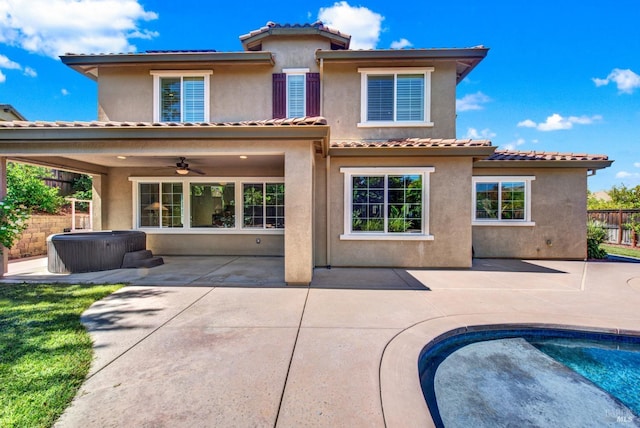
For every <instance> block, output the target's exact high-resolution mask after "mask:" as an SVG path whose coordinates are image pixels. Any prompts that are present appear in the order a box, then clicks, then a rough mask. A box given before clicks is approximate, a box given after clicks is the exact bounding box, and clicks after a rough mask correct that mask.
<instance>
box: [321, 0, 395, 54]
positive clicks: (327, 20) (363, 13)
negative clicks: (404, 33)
mask: <svg viewBox="0 0 640 428" xmlns="http://www.w3.org/2000/svg"><path fill="white" fill-rule="evenodd" d="M318 19H319V20H320V21H322V22H323V23H324V24H325V25H326V26H327V27H330V28H334V29H336V30H338V31H341V32H344V33H347V34H350V35H351V44H350V46H351V49H374V48H375V47H376V45H377V44H378V40H379V39H380V31H381V25H382V21H383V20H384V16H382V15H380V14H379V13H376V12H373V11H372V10H370V9H367V8H366V7H363V6H357V7H354V6H350V5H349V3H347V2H346V1H341V2H336V3H334V4H333V6H330V7H322V8H320V12H318Z"/></svg>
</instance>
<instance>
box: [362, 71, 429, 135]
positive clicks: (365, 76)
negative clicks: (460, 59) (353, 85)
mask: <svg viewBox="0 0 640 428" xmlns="http://www.w3.org/2000/svg"><path fill="white" fill-rule="evenodd" d="M434 70H435V68H434V67H392V68H358V73H360V122H359V123H358V125H357V126H358V127H359V128H371V127H376V128H382V127H432V126H433V122H432V121H431V74H432V73H433V71H434ZM408 74H422V75H423V76H424V99H423V112H424V117H423V120H411V121H399V120H397V119H396V117H397V114H398V112H397V105H396V100H397V96H398V88H397V80H398V75H408ZM374 75H393V82H394V83H393V117H394V119H393V120H391V121H383V120H379V121H376V120H374V121H370V120H368V118H367V110H368V109H367V107H368V82H369V76H374Z"/></svg>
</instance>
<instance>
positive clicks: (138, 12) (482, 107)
mask: <svg viewBox="0 0 640 428" xmlns="http://www.w3.org/2000/svg"><path fill="white" fill-rule="evenodd" d="M235 5H236V4H235V3H233V2H220V1H211V2H203V1H200V0H198V1H196V0H182V1H180V2H177V3H176V2H167V1H162V0H155V1H151V0H0V103H7V104H12V105H13V106H14V107H15V108H16V109H17V110H18V111H19V112H20V113H22V114H23V115H24V116H25V117H26V118H27V119H29V120H94V119H95V118H96V111H97V107H96V105H97V101H96V92H97V91H96V85H95V83H94V82H92V81H91V80H89V79H87V78H85V77H83V76H81V75H80V74H78V73H76V72H75V71H73V70H71V69H69V68H67V67H66V66H64V65H62V63H61V62H60V61H59V60H58V59H57V56H58V55H59V54H61V53H64V52H74V53H100V52H130V51H131V52H133V51H138V52H141V51H145V50H154V49H155V50H163V49H215V50H218V51H237V50H241V45H240V41H239V39H238V36H240V35H241V34H245V33H247V32H249V31H251V30H254V29H257V28H259V27H261V26H263V25H264V24H265V23H266V22H267V21H274V22H278V23H311V22H314V21H316V20H317V19H321V20H323V21H324V22H325V23H326V24H328V25H330V26H331V27H333V28H336V29H338V30H340V31H343V32H345V33H349V34H351V35H352V47H354V48H385V49H386V48H392V47H393V48H431V47H469V46H476V45H484V46H487V47H489V48H490V51H489V54H488V56H487V58H485V60H484V61H483V62H482V63H481V64H480V65H479V66H478V67H477V68H476V69H475V70H474V71H473V72H472V73H471V74H470V75H469V76H468V77H467V79H465V81H463V82H462V83H460V84H459V85H458V97H457V98H458V103H457V104H458V120H457V134H458V135H457V136H458V138H465V137H472V138H489V139H491V140H492V141H493V144H494V145H497V146H499V147H501V148H512V149H516V150H526V151H529V150H536V151H559V152H573V153H592V154H599V153H604V154H607V155H609V157H610V159H614V160H615V162H614V164H613V166H612V167H611V168H608V169H606V170H604V171H599V172H598V173H597V175H596V176H594V177H591V178H589V188H590V189H591V190H600V189H608V188H610V187H611V186H613V185H620V184H625V185H627V186H635V185H639V184H640V25H638V23H639V22H640V4H639V3H638V1H637V0H616V1H611V2H605V1H591V0H584V1H570V2H568V1H558V0H555V1H547V0H538V1H535V2H524V1H516V0H498V1H491V0H486V1H482V2H480V1H471V0H459V1H457V2H444V1H430V0H406V1H405V2H403V3H402V6H404V7H402V8H400V7H396V6H400V4H398V3H395V2H389V1H382V0H376V1H362V2H355V1H352V0H350V1H349V2H344V1H343V2H332V1H315V0H311V1H306V2H300V1H289V0H282V1H280V2H278V3H277V7H274V3H272V2H264V1H261V2H254V1H252V0H245V1H244V2H242V10H240V9H236V8H235Z"/></svg>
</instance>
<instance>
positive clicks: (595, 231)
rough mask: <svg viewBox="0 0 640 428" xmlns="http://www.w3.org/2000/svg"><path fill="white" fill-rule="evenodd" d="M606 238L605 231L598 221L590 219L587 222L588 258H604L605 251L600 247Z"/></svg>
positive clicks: (605, 255)
mask: <svg viewBox="0 0 640 428" xmlns="http://www.w3.org/2000/svg"><path fill="white" fill-rule="evenodd" d="M606 239H607V231H606V230H605V228H604V227H602V225H601V224H600V223H599V222H596V221H590V222H588V223H587V257H588V258H590V259H604V258H605V257H607V252H606V251H605V250H603V249H602V248H600V244H602V243H603V242H604V241H605V240H606Z"/></svg>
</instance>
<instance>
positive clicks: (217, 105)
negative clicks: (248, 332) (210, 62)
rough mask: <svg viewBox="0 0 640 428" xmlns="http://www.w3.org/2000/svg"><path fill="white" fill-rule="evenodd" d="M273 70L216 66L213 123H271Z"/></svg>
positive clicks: (214, 72)
mask: <svg viewBox="0 0 640 428" xmlns="http://www.w3.org/2000/svg"><path fill="white" fill-rule="evenodd" d="M272 73H273V69H272V68H271V67H266V66H254V67H251V68H246V67H237V66H234V67H231V66H215V67H214V70H213V75H212V76H211V121H212V122H238V121H242V120H257V119H270V118H272V117H273V111H272V106H271V100H272V95H271V92H272V89H271V85H272V83H271V82H272V79H271V74H272Z"/></svg>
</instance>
